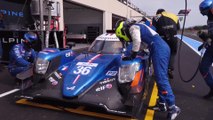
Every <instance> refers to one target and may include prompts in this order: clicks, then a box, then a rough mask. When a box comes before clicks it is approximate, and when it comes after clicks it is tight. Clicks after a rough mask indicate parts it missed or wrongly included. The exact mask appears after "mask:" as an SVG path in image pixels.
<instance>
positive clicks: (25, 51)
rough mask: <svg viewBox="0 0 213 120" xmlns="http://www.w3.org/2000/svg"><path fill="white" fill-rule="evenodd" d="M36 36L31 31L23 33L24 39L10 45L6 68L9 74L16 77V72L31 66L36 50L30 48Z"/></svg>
mask: <svg viewBox="0 0 213 120" xmlns="http://www.w3.org/2000/svg"><path fill="white" fill-rule="evenodd" d="M37 39H38V37H37V35H36V34H35V33H33V32H28V33H25V34H24V41H23V42H22V43H21V44H16V45H14V46H13V47H12V49H11V50H10V53H9V57H10V63H9V65H8V70H9V72H10V74H11V75H12V76H14V77H16V75H17V74H19V73H21V72H24V71H26V70H28V69H29V68H31V67H32V63H33V62H34V59H35V57H36V52H35V51H34V49H33V48H32V46H33V44H34V43H35V42H36V41H37Z"/></svg>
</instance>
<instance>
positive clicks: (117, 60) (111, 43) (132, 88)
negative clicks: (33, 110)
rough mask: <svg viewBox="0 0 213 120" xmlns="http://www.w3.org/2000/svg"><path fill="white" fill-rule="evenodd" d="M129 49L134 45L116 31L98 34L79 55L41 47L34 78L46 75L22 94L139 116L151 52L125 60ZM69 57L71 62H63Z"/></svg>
mask: <svg viewBox="0 0 213 120" xmlns="http://www.w3.org/2000/svg"><path fill="white" fill-rule="evenodd" d="M128 51H131V45H128V47H126V48H124V44H123V43H121V42H120V41H119V39H118V38H117V37H116V35H115V34H114V33H104V34H102V35H100V36H98V37H97V38H96V39H95V41H94V42H93V43H92V44H91V46H90V47H89V49H88V51H87V52H83V53H81V54H79V55H77V54H76V55H74V54H72V53H73V51H72V50H70V52H68V51H66V52H65V51H60V50H57V49H55V48H48V49H46V50H44V51H41V52H40V53H39V55H38V58H37V61H36V65H35V69H34V72H35V74H34V79H37V80H34V81H40V79H41V77H36V76H45V77H43V79H44V80H42V81H40V82H39V83H37V84H36V85H35V89H30V91H29V93H27V94H26V93H25V96H23V97H24V98H27V99H29V100H33V101H35V102H36V101H44V100H45V101H48V102H47V103H53V104H60V102H62V103H63V104H60V105H65V104H64V103H66V105H67V104H77V105H88V106H91V105H92V106H95V107H100V108H103V109H104V110H106V111H107V112H110V113H114V114H120V115H127V116H134V117H136V116H137V115H138V114H141V110H142V108H143V102H144V99H145V98H146V94H147V93H146V92H147V90H146V89H147V87H148V83H149V73H150V72H149V53H147V52H140V53H138V55H137V57H136V58H135V59H133V60H130V61H123V60H122V57H123V56H124V55H127V54H130V52H128ZM61 53H66V54H63V55H64V56H63V55H62V56H61ZM59 54H60V55H59ZM67 57H70V58H69V59H70V60H69V62H68V61H66V62H64V60H63V59H68V58H67ZM50 58H51V59H50ZM47 73H48V74H47ZM38 78H39V80H38ZM50 101H52V102H50ZM55 101H57V102H55ZM59 101H60V102H59Z"/></svg>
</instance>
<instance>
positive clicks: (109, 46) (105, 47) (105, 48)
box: [89, 40, 123, 54]
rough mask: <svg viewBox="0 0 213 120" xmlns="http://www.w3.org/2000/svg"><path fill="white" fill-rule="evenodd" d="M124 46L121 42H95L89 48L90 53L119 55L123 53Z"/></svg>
mask: <svg viewBox="0 0 213 120" xmlns="http://www.w3.org/2000/svg"><path fill="white" fill-rule="evenodd" d="M122 48H123V45H122V43H121V42H120V41H104V40H95V41H94V42H93V43H92V45H91V46H90V47H89V52H95V53H99V52H100V53H102V54H119V53H121V52H122Z"/></svg>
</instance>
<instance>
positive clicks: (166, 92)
mask: <svg viewBox="0 0 213 120" xmlns="http://www.w3.org/2000/svg"><path fill="white" fill-rule="evenodd" d="M129 31H130V35H131V38H132V41H133V49H132V51H134V52H138V50H139V49H138V47H137V44H139V42H140V43H141V42H145V43H146V44H147V45H148V47H149V49H150V53H151V58H152V62H153V67H154V73H155V76H156V84H157V87H158V95H159V102H162V103H167V104H168V106H173V105H175V96H174V94H173V91H172V89H171V86H170V83H169V80H168V74H167V71H168V64H169V58H170V48H169V46H168V45H167V43H166V42H165V41H164V40H163V39H162V38H161V37H160V36H159V35H158V34H157V33H156V32H155V31H154V30H152V29H151V28H150V27H148V26H147V25H145V24H134V25H132V26H131V27H130V30H129ZM138 34H140V36H138ZM134 36H136V37H134Z"/></svg>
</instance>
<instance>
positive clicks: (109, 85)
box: [95, 83, 112, 92]
mask: <svg viewBox="0 0 213 120" xmlns="http://www.w3.org/2000/svg"><path fill="white" fill-rule="evenodd" d="M111 88H112V84H110V83H109V84H106V85H102V86H100V87H98V88H96V89H95V91H96V92H100V91H104V90H106V89H111Z"/></svg>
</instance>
